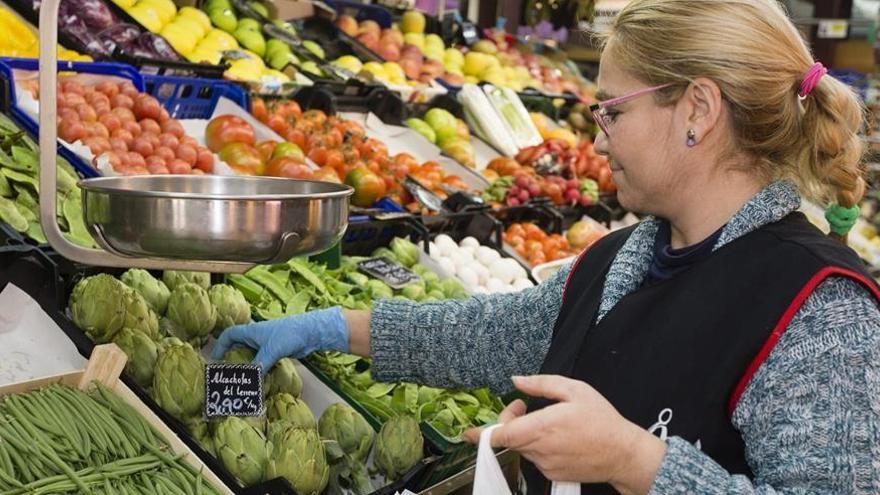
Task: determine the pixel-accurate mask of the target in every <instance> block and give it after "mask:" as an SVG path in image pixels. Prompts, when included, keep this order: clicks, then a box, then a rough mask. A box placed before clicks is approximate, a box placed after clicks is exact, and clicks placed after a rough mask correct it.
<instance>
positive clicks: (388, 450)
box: [373, 415, 424, 480]
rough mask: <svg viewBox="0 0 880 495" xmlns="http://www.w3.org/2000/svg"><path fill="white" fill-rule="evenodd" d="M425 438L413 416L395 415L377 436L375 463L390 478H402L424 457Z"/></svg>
mask: <svg viewBox="0 0 880 495" xmlns="http://www.w3.org/2000/svg"><path fill="white" fill-rule="evenodd" d="M423 449H424V439H423V438H422V432H421V430H419V423H418V422H417V421H416V420H415V418H413V417H412V416H405V415H404V416H395V417H393V418H391V419H389V420H388V421H386V422H385V424H384V425H382V429H381V430H379V435H378V436H377V437H376V449H375V452H374V453H373V463H374V465H375V466H376V467H377V468H378V469H379V472H381V473H382V474H384V475H385V477H386V478H388V479H389V480H397V479H400V477H401V476H403V475H404V474H405V473H406V472H407V471H409V470H410V469H411V468H412V467H413V466H415V465H416V463H418V462H419V461H420V460H421V459H422V453H423V452H422V451H423Z"/></svg>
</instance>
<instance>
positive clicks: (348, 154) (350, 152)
mask: <svg viewBox="0 0 880 495" xmlns="http://www.w3.org/2000/svg"><path fill="white" fill-rule="evenodd" d="M342 159H343V161H345V163H346V164H348V165H351V164H353V163H354V162H356V161H358V160H360V159H361V154H360V152H358V150H357V149H356V148H354V147H352V146H345V147H343V148H342Z"/></svg>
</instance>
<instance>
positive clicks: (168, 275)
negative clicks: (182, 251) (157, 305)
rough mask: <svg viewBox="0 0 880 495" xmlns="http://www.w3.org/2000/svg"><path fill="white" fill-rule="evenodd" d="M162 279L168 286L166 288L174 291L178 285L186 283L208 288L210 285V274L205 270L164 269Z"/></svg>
mask: <svg viewBox="0 0 880 495" xmlns="http://www.w3.org/2000/svg"><path fill="white" fill-rule="evenodd" d="M162 281H163V282H165V285H166V286H167V287H168V290H170V291H172V292H173V291H174V289H176V288H177V286H179V285H183V284H186V283H190V284H196V285H198V286H199V287H201V288H203V289H205V290H208V288H209V287H211V274H210V273H205V272H180V271H175V270H166V271H165V273H163V274H162Z"/></svg>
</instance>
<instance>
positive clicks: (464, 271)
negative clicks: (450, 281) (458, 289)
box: [455, 266, 480, 287]
mask: <svg viewBox="0 0 880 495" xmlns="http://www.w3.org/2000/svg"><path fill="white" fill-rule="evenodd" d="M455 275H456V276H457V277H458V279H459V280H461V283H463V284H464V285H465V287H477V286H479V285H480V283H479V279H478V278H477V274H476V273H474V271H473V270H471V269H470V268H468V267H466V266H462V267H458V271H457V272H456V274H455Z"/></svg>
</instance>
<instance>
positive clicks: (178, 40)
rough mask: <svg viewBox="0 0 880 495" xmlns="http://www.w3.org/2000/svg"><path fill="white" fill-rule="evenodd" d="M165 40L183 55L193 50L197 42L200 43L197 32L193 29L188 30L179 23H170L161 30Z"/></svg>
mask: <svg viewBox="0 0 880 495" xmlns="http://www.w3.org/2000/svg"><path fill="white" fill-rule="evenodd" d="M159 34H160V35H162V37H163V38H165V40H167V41H168V43H169V44H171V46H172V47H174V49H175V50H177V52H178V53H180V54H182V55H184V56H185V55H187V54H188V53H190V52H192V51H193V49H195V47H196V43H198V41H199V40H198V38H197V37H196V33H193V32H192V31H187V30H186V29H185V28H184V27H183V26H180V25H179V24H168V25H167V26H165V27H164V28H162V31H160V32H159Z"/></svg>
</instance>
